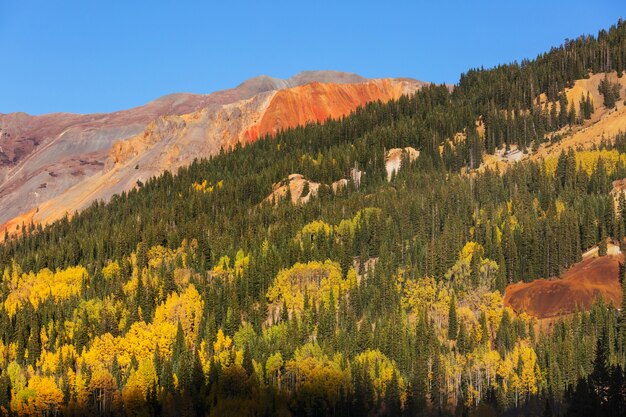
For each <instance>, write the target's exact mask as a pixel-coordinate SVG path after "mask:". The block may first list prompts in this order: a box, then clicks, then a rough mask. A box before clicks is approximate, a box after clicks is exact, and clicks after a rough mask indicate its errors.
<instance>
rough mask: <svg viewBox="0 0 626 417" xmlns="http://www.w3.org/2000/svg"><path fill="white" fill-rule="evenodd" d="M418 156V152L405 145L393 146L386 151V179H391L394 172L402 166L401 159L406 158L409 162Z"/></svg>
mask: <svg viewBox="0 0 626 417" xmlns="http://www.w3.org/2000/svg"><path fill="white" fill-rule="evenodd" d="M418 156H420V152H419V151H418V150H417V149H415V148H412V147H410V146H407V147H406V148H393V149H389V150H388V151H387V154H386V155H385V170H386V171H387V181H391V178H392V177H393V175H394V174H397V173H398V171H399V170H400V168H401V167H402V160H403V159H404V158H406V160H408V161H409V162H413V161H415V160H416V159H417V157H418Z"/></svg>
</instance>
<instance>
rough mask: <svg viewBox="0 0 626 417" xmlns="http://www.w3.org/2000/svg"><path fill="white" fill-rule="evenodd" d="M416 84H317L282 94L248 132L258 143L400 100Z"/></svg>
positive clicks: (382, 82)
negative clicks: (371, 104)
mask: <svg viewBox="0 0 626 417" xmlns="http://www.w3.org/2000/svg"><path fill="white" fill-rule="evenodd" d="M415 90H416V88H415V81H411V82H409V81H404V80H397V79H381V80H370V81H367V82H363V83H358V84H334V83H328V84H322V83H319V82H314V83H310V84H306V85H303V86H299V87H295V88H290V89H284V90H280V91H278V92H277V93H276V94H275V95H274V97H273V98H272V100H271V102H270V104H269V106H268V108H267V110H266V111H265V113H264V114H263V117H262V118H261V120H259V121H258V123H255V124H253V125H252V126H250V127H249V128H248V130H247V131H246V132H245V135H244V137H245V138H246V139H247V140H249V141H254V140H256V139H258V138H259V137H262V136H264V135H266V134H270V135H271V134H274V133H276V132H278V131H279V130H281V129H287V128H290V127H296V126H302V125H305V124H307V123H309V122H317V121H324V120H326V119H328V118H329V117H330V118H338V117H341V116H345V115H347V114H349V113H350V112H352V111H354V110H355V109H356V108H357V107H359V106H363V105H365V104H366V103H369V102H371V101H377V100H381V101H383V102H385V101H389V100H391V99H397V98H399V97H400V96H401V95H402V94H407V93H411V92H414V91H415Z"/></svg>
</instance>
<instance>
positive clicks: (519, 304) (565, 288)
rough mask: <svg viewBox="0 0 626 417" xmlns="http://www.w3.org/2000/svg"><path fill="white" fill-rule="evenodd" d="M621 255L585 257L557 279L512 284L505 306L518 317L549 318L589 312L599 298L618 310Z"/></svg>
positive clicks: (507, 290) (506, 295) (505, 299)
mask: <svg viewBox="0 0 626 417" xmlns="http://www.w3.org/2000/svg"><path fill="white" fill-rule="evenodd" d="M623 261H624V255H623V254H621V253H619V254H615V255H607V256H602V257H588V258H586V259H584V260H583V261H582V262H579V263H577V264H575V265H574V266H572V267H571V268H570V269H569V270H567V271H566V272H565V273H564V274H563V275H562V277H561V278H560V279H539V280H536V281H533V282H529V283H516V284H511V285H509V286H508V287H507V288H506V291H505V295H504V303H505V305H506V306H508V307H511V308H512V309H513V310H515V311H516V312H517V313H522V312H525V313H526V314H528V315H530V316H533V317H536V318H540V319H543V318H549V317H555V316H558V315H561V314H568V313H573V312H575V311H577V310H579V309H588V308H589V307H590V306H591V305H592V304H593V302H594V301H595V300H596V299H597V298H598V297H600V296H602V297H603V298H604V300H605V301H606V302H609V301H612V302H613V304H614V305H616V306H619V305H620V302H621V286H620V282H619V264H620V263H621V262H623Z"/></svg>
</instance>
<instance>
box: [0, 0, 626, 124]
mask: <svg viewBox="0 0 626 417" xmlns="http://www.w3.org/2000/svg"><path fill="white" fill-rule="evenodd" d="M620 16H623V17H625V18H626V3H625V2H624V0H593V1H592V0H586V1H578V0H569V1H560V0H559V1H552V0H542V1H535V0H526V1H503V0H499V1H483V2H480V1H470V0H467V1H446V0H437V1H432V2H421V1H417V0H415V1H392V0H380V1H372V2H370V1H367V0H361V1H339V0H337V1H325V0H316V1H309V2H306V1H298V0H291V1H271V2H270V1H233V0H231V1H188V0H177V1H174V0H171V1H160V0H152V1H144V0H59V1H51V0H0V112H2V113H8V112H13V111H25V112H27V113H31V114H41V113H48V112H53V111H69V112H77V113H89V112H103V111H113V110H119V109H124V108H128V107H133V106H137V105H141V104H144V103H146V102H148V101H150V100H153V99H154V98H156V97H159V96H161V95H164V94H168V93H172V92H180V91H186V92H195V93H209V92H212V91H216V90H220V89H224V88H229V87H233V86H236V85H237V84H239V83H240V82H241V81H243V80H245V79H247V78H250V77H253V76H256V75H260V74H267V75H272V76H275V77H281V78H287V77H289V76H291V75H293V74H295V73H297V72H299V71H302V70H309V69H334V70H341V71H350V72H356V73H359V74H361V75H364V76H366V77H412V78H417V79H420V80H425V81H434V82H450V83H455V82H457V80H458V77H459V74H460V73H461V72H463V71H465V70H466V69H468V68H470V67H477V66H481V65H483V66H486V67H487V66H493V65H495V64H498V63H502V62H509V61H512V60H514V59H521V58H524V57H534V56H535V55H536V54H537V53H539V52H542V51H545V50H547V49H548V48H549V47H550V46H552V45H557V44H560V43H561V42H562V41H563V40H564V39H565V38H573V37H576V36H577V35H579V34H583V33H594V34H595V33H596V32H597V30H598V29H600V28H608V26H610V25H611V24H613V23H615V22H617V19H618V18H619V17H620Z"/></svg>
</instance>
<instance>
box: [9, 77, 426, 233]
mask: <svg viewBox="0 0 626 417" xmlns="http://www.w3.org/2000/svg"><path fill="white" fill-rule="evenodd" d="M386 80H387V81H386ZM423 84H424V83H421V82H419V81H415V80H408V79H402V80H397V79H371V80H368V79H365V78H364V77H361V76H359V75H357V74H352V73H342V72H338V71H304V72H301V73H298V74H296V75H294V76H293V77H290V78H288V79H286V80H282V79H279V78H274V77H269V76H265V75H261V76H258V77H254V78H251V79H248V80H246V81H244V82H242V83H240V84H239V85H238V86H237V87H234V88H231V89H227V90H222V91H217V92H214V93H211V94H206V95H202V94H193V93H173V94H169V95H166V96H162V97H159V98H157V99H155V100H153V101H151V102H149V103H146V104H145V105H143V106H138V107H134V108H131V109H126V110H120V111H117V112H112V113H96V114H84V115H81V114H73V113H50V114H46V115H41V116H32V115H28V114H26V113H21V112H17V113H9V114H4V115H0V213H2V214H0V225H2V226H1V227H0V229H2V230H3V229H7V228H11V229H13V230H15V228H14V226H17V225H19V224H20V223H22V222H24V223H29V222H30V221H33V220H34V221H43V222H44V223H46V222H48V221H50V220H53V219H57V218H59V217H62V215H64V213H65V212H70V213H71V212H72V211H73V210H75V209H77V208H78V207H75V206H73V205H72V204H71V201H74V200H71V199H69V200H67V199H64V198H63V197H62V198H60V199H59V198H58V197H60V196H63V195H64V193H66V192H68V191H70V190H72V189H74V187H77V186H79V185H80V184H82V183H83V182H85V180H87V179H89V180H90V181H91V182H89V183H90V184H92V185H93V181H94V180H93V177H94V175H96V174H98V173H105V172H108V171H110V170H111V169H112V168H113V167H114V166H115V165H116V164H118V165H119V164H120V163H123V162H125V161H127V160H129V159H132V158H135V157H137V156H138V153H139V152H143V151H146V152H147V151H148V150H151V151H150V152H149V153H148V154H147V156H146V158H147V160H148V161H149V162H146V158H143V159H142V160H141V161H137V162H135V164H134V165H133V167H130V168H129V167H126V169H125V172H126V175H127V176H128V178H125V179H124V178H118V180H115V181H113V183H111V184H112V185H110V187H108V188H107V187H105V188H107V191H106V192H104V193H103V194H98V196H97V197H94V198H104V199H107V198H109V197H110V196H111V195H113V194H114V193H119V192H122V191H126V190H128V189H130V188H132V187H134V186H135V185H136V184H137V181H140V182H143V181H145V180H146V179H148V178H149V177H150V176H153V175H158V174H159V173H160V172H162V171H163V170H165V169H176V168H178V167H180V166H183V165H185V164H188V163H190V162H191V161H192V160H193V159H194V158H196V157H208V156H210V155H211V154H214V153H216V152H219V150H220V149H221V148H229V147H231V146H233V145H235V144H236V143H239V142H241V143H247V142H249V141H254V140H256V139H257V138H258V137H260V136H263V135H265V134H273V133H275V132H276V131H277V130H279V129H284V128H289V127H295V126H296V125H301V124H306V123H308V122H310V121H322V120H324V119H326V118H328V117H340V116H345V115H346V114H348V113H349V112H351V111H353V110H354V109H356V108H357V107H358V106H362V105H364V104H365V103H367V102H368V101H375V100H383V101H387V100H389V99H392V98H398V97H399V96H400V95H402V94H410V93H412V92H414V91H416V90H417V89H418V88H420V87H421V86H422V85H423ZM306 86H309V87H306ZM321 86H326V87H321ZM348 86H351V87H348ZM294 89H299V90H297V91H298V92H299V93H302V94H303V95H302V98H299V97H298V94H299V93H295V92H294V91H292V90H294ZM308 90H311V91H312V92H309V93H307V91H308ZM313 90H314V91H313ZM277 92H281V94H279V95H278V97H279V98H280V97H284V96H288V97H289V99H287V101H286V102H278V104H274V105H273V106H271V103H272V100H273V99H274V97H275V95H276V93H277ZM287 92H291V93H287ZM331 96H332V98H331ZM324 97H326V98H324ZM339 98H341V100H340V99H339ZM300 99H302V100H307V101H308V104H306V105H304V104H303V103H300V104H298V103H297V102H298V100H300ZM335 102H336V103H339V104H338V105H337V106H336V107H335V106H334V105H333V103H335ZM268 109H269V110H271V112H270V115H266V114H265V113H264V112H265V110H268ZM290 112H293V113H294V114H291V113H290ZM200 119H201V120H202V122H203V123H204V124H202V125H201V124H200V123H198V120H200ZM174 120H177V122H175V125H176V128H175V129H174V130H176V129H180V130H181V131H182V130H185V129H186V128H187V124H188V123H190V126H193V131H191V130H189V129H187V130H185V132H188V133H189V135H188V136H185V137H184V138H183V137H182V136H183V135H180V134H177V133H176V132H175V131H173V130H171V128H172V127H173V125H172V124H171V123H173V121H174ZM257 122H258V123H257ZM168 129H170V130H168ZM208 131H211V132H212V133H211V134H209V135H207V134H206V132H208ZM179 133H180V132H179ZM168 135H169V136H170V139H171V137H175V136H177V137H179V139H181V140H183V142H180V143H177V144H172V143H170V144H169V145H168V144H167V143H166V142H163V143H161V142H162V140H164V139H167V138H166V137H165V136H168ZM157 136H158V139H157ZM170 142H171V141H170ZM159 143H161V144H160V145H159V147H161V148H163V149H169V148H168V146H172V147H173V150H172V149H170V150H169V151H167V150H163V149H161V151H159V150H158V149H156V148H155V149H153V148H154V146H156V145H157V144H159ZM168 143H169V142H168ZM159 147H157V148H159ZM168 152H169V155H170V156H169V157H168V156H167V155H166V154H168ZM172 152H173V153H174V154H176V156H174V157H173V156H171V155H173V153H172ZM150 158H152V159H150ZM157 161H160V162H157ZM159 163H161V164H162V165H159ZM138 164H139V165H138ZM135 166H140V167H141V169H142V170H141V172H140V173H139V172H134V169H133V168H134V167H135ZM144 167H145V169H144ZM118 172H119V170H118ZM137 174H139V175H137ZM131 177H132V178H131ZM83 189H84V188H83ZM92 189H101V187H100V185H98V186H94V187H92V188H91V190H92ZM87 194H89V195H90V194H91V191H84V192H83V195H87ZM54 199H56V200H55V201H56V202H55V203H54V204H52V206H54V210H53V211H54V213H55V214H54V215H53V216H52V217H47V216H46V215H44V214H37V213H38V212H39V211H40V210H44V211H46V210H47V211H46V212H50V209H49V208H50V207H51V205H50V204H47V203H49V202H50V201H51V200H54ZM80 200H81V201H82V202H83V203H82V204H81V205H80V208H84V207H85V206H86V205H88V204H89V203H90V202H91V201H92V200H90V199H87V200H84V198H81V199H80ZM68 202H70V203H69V204H68Z"/></svg>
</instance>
